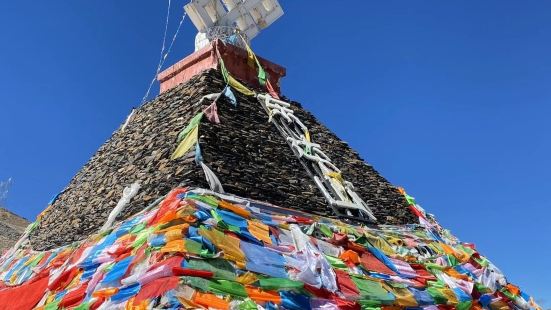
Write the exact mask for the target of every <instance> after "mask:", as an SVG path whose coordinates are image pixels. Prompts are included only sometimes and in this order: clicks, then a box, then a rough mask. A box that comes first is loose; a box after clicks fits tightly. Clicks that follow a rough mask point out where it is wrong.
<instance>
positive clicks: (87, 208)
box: [30, 70, 416, 250]
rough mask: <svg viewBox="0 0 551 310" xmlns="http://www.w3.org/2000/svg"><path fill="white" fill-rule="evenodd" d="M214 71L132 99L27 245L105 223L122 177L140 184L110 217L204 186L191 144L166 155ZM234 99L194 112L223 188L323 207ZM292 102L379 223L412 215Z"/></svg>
mask: <svg viewBox="0 0 551 310" xmlns="http://www.w3.org/2000/svg"><path fill="white" fill-rule="evenodd" d="M224 86H225V84H224V82H223V79H222V76H221V75H220V73H219V72H218V71H216V70H209V71H206V72H203V73H202V74H200V75H197V76H196V77H194V78H193V79H192V80H190V81H189V82H187V83H185V84H182V85H180V86H178V87H176V88H174V89H171V90H169V91H167V92H165V93H163V94H161V95H160V96H159V97H157V98H156V99H155V100H153V101H151V102H149V103H146V104H145V105H143V106H142V107H140V108H138V109H137V110H136V112H135V114H134V116H133V117H132V118H131V120H130V122H129V123H128V125H127V126H126V128H125V130H124V131H123V130H122V127H121V128H119V129H118V130H117V131H116V132H115V133H114V134H113V135H112V136H111V138H110V139H109V140H108V141H107V142H106V143H105V144H103V145H102V146H101V147H100V149H99V150H98V152H97V153H96V154H95V155H94V156H93V157H92V159H91V160H90V161H89V162H88V163H87V164H86V165H85V166H84V167H83V168H82V170H80V171H79V172H78V173H77V175H76V176H75V177H74V178H73V179H72V180H71V182H70V183H69V185H68V186H67V188H66V189H65V190H64V191H63V192H62V193H61V195H60V196H59V198H58V199H57V200H56V201H55V203H54V204H53V207H52V208H50V209H49V211H48V212H46V214H45V215H44V217H43V219H42V221H41V222H40V225H39V226H38V227H37V229H36V230H35V231H34V232H33V234H32V235H31V238H30V240H31V243H32V245H33V248H34V249H36V250H44V249H50V248H53V247H57V246H61V245H65V244H67V243H70V242H73V241H76V240H81V239H83V238H86V237H87V236H88V235H90V234H91V233H94V232H96V231H97V230H98V229H99V228H100V227H101V226H102V225H103V223H104V222H105V220H106V219H107V217H108V215H109V213H110V212H111V210H112V209H113V208H114V207H115V205H116V204H117V202H118V200H119V199H120V197H121V194H122V191H123V189H124V187H125V186H128V185H130V184H132V183H134V182H139V183H140V184H141V189H140V191H139V194H138V195H137V196H136V197H134V198H133V199H132V201H131V203H130V205H128V206H127V207H126V208H125V209H124V211H123V212H122V213H121V214H120V216H119V219H123V218H127V217H128V216H130V215H132V214H134V213H136V212H139V211H140V210H142V209H143V208H145V207H146V206H147V205H148V204H150V203H152V202H153V201H154V200H155V199H157V198H159V197H162V196H163V195H165V194H166V193H168V191H170V189H172V188H174V187H177V186H192V187H203V188H208V184H207V183H206V181H205V176H204V174H203V171H202V169H201V168H200V167H198V166H197V165H196V164H195V162H194V157H195V156H194V155H195V154H194V153H193V152H190V154H188V155H187V156H185V157H184V158H181V159H178V160H170V155H171V154H172V152H173V151H174V150H175V148H176V146H177V142H176V139H177V135H178V133H179V132H180V131H181V130H182V129H183V128H185V127H186V126H187V124H188V122H189V121H190V120H191V118H192V117H193V116H195V115H196V114H197V113H199V112H200V111H202V110H203V109H204V108H205V107H206V106H207V105H210V104H211V102H204V103H203V104H202V105H199V101H200V99H201V98H202V97H203V96H204V95H207V94H211V93H216V92H220V91H221V90H222V89H223V88H224ZM236 95H237V100H238V102H239V105H238V106H237V107H234V106H233V105H232V104H231V103H230V102H229V101H227V100H226V99H223V98H222V99H220V100H219V101H218V113H219V116H220V120H221V123H220V124H212V123H210V122H208V121H207V120H205V119H204V120H203V121H202V122H201V125H200V127H199V135H200V145H201V149H202V155H203V158H204V162H205V163H206V164H207V165H208V166H209V167H210V168H211V169H212V170H213V171H214V172H215V173H216V175H217V176H218V178H219V179H220V181H221V182H222V185H223V186H224V189H225V191H227V192H229V193H232V194H235V195H240V196H245V197H248V198H251V199H256V200H261V201H267V202H270V203H272V204H276V205H279V206H282V207H286V208H291V209H298V210H302V211H306V212H309V213H314V214H319V215H326V216H331V215H332V211H331V209H330V208H329V207H328V205H327V203H326V202H325V200H324V198H323V196H322V194H321V192H320V191H319V190H318V188H317V187H316V186H315V184H314V182H313V181H312V180H311V179H310V177H309V176H308V175H307V173H306V172H305V170H304V169H303V167H302V166H301V164H300V163H299V161H298V160H297V158H296V157H295V156H294V154H293V152H292V151H291V149H290V148H289V146H288V145H287V143H286V142H285V141H284V139H283V138H282V137H281V135H280V134H279V132H278V131H277V130H276V129H275V127H273V125H272V124H270V123H269V122H268V116H267V115H266V112H265V111H264V110H263V108H262V107H261V105H260V103H259V102H258V101H257V100H256V99H255V98H254V97H246V96H243V95H241V94H238V93H236ZM292 109H293V110H294V111H295V113H296V115H297V116H298V117H299V118H300V119H301V120H302V121H303V122H304V123H305V125H306V126H308V127H309V129H310V131H311V135H312V140H313V141H314V142H316V143H318V144H320V145H321V147H322V149H323V150H324V152H326V154H328V155H329V156H330V157H331V158H332V160H333V161H334V163H335V164H336V165H337V167H339V168H340V169H341V170H342V172H343V177H344V179H346V180H348V181H350V182H352V183H353V184H354V186H355V188H356V191H357V192H358V194H359V195H360V196H361V197H362V198H363V199H364V200H365V201H366V202H367V203H368V204H369V205H370V207H371V209H372V210H373V211H374V213H375V216H376V217H377V218H378V223H380V224H406V223H415V222H416V219H415V218H414V216H413V215H412V214H411V212H410V211H409V210H408V207H407V203H406V201H405V199H404V198H403V197H402V195H401V194H400V193H399V192H398V191H397V189H396V188H395V187H393V186H392V185H391V184H390V183H389V182H388V181H387V180H386V179H384V178H383V177H382V176H381V175H380V174H379V173H378V172H377V171H375V169H373V167H372V166H370V165H369V164H367V163H366V162H365V161H364V160H362V159H361V158H360V156H359V155H358V153H357V152H355V151H354V150H352V149H351V148H350V147H349V146H348V145H347V144H346V143H344V142H343V141H341V140H340V139H339V138H338V137H336V136H335V135H334V134H333V133H331V131H330V130H329V129H328V128H326V127H325V126H324V125H322V124H321V123H320V122H319V121H318V120H316V118H315V117H314V116H313V115H312V114H310V113H309V112H307V111H305V110H304V109H302V107H301V106H300V104H298V103H295V102H293V103H292Z"/></svg>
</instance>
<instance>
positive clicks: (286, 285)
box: [258, 278, 304, 291]
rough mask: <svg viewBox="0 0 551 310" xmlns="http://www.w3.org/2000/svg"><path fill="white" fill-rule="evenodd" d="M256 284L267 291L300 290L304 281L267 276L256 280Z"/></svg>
mask: <svg viewBox="0 0 551 310" xmlns="http://www.w3.org/2000/svg"><path fill="white" fill-rule="evenodd" d="M258 285H259V286H260V287H261V288H262V289H264V290H267V291H271V290H300V289H302V288H303V287H304V283H302V282H298V281H293V280H289V279H283V278H267V279H260V280H258Z"/></svg>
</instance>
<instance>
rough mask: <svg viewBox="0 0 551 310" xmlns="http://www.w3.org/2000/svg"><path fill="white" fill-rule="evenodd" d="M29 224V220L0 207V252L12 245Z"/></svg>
mask: <svg viewBox="0 0 551 310" xmlns="http://www.w3.org/2000/svg"><path fill="white" fill-rule="evenodd" d="M28 225H29V221H27V220H26V219H24V218H22V217H20V216H18V215H15V214H13V213H12V212H10V211H8V210H6V209H4V208H0V253H3V252H4V251H5V250H7V249H8V248H10V247H11V246H13V245H14V244H15V243H16V242H17V240H18V239H19V237H20V236H21V235H22V234H23V232H24V231H25V228H26V227H27V226H28Z"/></svg>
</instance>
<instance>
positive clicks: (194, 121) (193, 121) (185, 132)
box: [177, 112, 204, 143]
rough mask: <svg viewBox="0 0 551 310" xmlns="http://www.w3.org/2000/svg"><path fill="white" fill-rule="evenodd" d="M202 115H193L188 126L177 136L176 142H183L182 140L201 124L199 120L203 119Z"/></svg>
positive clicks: (200, 113)
mask: <svg viewBox="0 0 551 310" xmlns="http://www.w3.org/2000/svg"><path fill="white" fill-rule="evenodd" d="M203 115H204V113H203V112H199V113H198V114H197V115H195V116H194V117H193V118H192V119H191V120H190V121H189V124H188V125H187V126H186V128H184V129H183V130H182V131H180V133H179V134H178V140H177V142H178V143H179V142H181V141H182V140H184V138H185V137H186V136H187V135H188V134H189V133H190V132H191V131H192V130H193V129H194V128H195V127H197V126H198V125H199V123H200V122H201V119H202V118H203Z"/></svg>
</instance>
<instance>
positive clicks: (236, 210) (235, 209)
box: [218, 200, 251, 218]
mask: <svg viewBox="0 0 551 310" xmlns="http://www.w3.org/2000/svg"><path fill="white" fill-rule="evenodd" d="M218 207H220V208H222V209H226V210H228V211H231V212H233V213H235V214H237V215H240V216H242V217H244V218H250V217H251V212H249V211H247V210H245V209H243V208H241V207H239V206H236V205H234V204H231V203H229V202H227V201H224V200H220V202H218Z"/></svg>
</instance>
